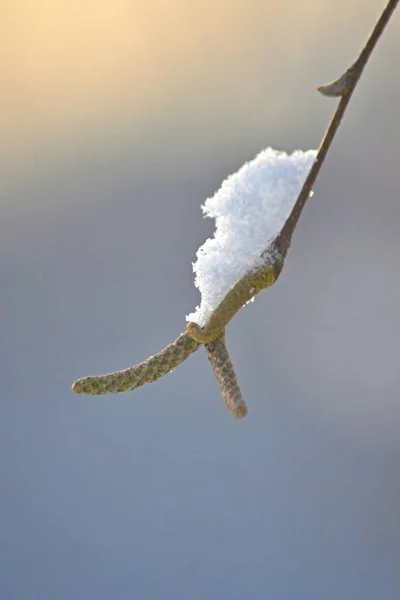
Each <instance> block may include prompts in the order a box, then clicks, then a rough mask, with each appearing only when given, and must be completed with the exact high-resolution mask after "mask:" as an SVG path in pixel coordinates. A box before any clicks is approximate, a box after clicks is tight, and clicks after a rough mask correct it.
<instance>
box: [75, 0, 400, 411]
mask: <svg viewBox="0 0 400 600" xmlns="http://www.w3.org/2000/svg"><path fill="white" fill-rule="evenodd" d="M398 3H399V0H389V2H388V3H387V6H386V8H385V9H384V11H383V12H382V15H381V17H380V18H379V20H378V22H377V23H376V25H375V27H374V30H373V31H372V33H371V35H370V37H369V39H368V41H367V43H366V44H365V46H364V48H363V50H362V51H361V53H360V55H359V57H358V59H357V60H356V61H355V63H354V64H353V65H352V66H351V67H350V68H349V69H348V70H347V71H346V72H345V73H344V74H343V75H342V76H341V77H340V78H339V79H338V80H336V81H334V82H333V83H331V84H328V85H325V86H320V87H319V88H318V90H319V91H320V92H321V93H322V94H324V95H326V96H341V99H340V102H339V104H338V107H337V109H336V112H335V114H334V116H333V118H332V120H331V122H330V124H329V127H328V129H327V131H326V133H325V136H324V138H323V141H322V143H321V146H320V148H319V150H318V153H317V156H316V158H315V161H314V163H313V165H312V167H311V169H310V172H309V174H308V177H307V178H306V180H305V182H304V185H303V187H302V189H301V191H300V194H299V196H298V198H297V200H296V203H295V205H294V207H293V209H292V211H291V213H290V215H289V217H288V219H287V221H286V223H285V225H284V226H283V228H282V230H281V232H280V234H279V235H278V236H277V238H276V239H275V240H274V242H273V243H272V244H271V245H270V246H269V247H268V248H267V249H266V250H265V251H264V253H263V256H264V255H265V264H264V265H263V266H262V267H261V268H260V269H259V270H258V271H257V272H255V273H256V275H255V280H254V281H253V280H252V281H251V282H250V283H251V287H249V286H248V284H249V278H248V274H247V275H245V277H244V278H243V279H242V280H240V281H239V282H238V283H237V284H236V285H235V286H234V288H232V290H231V291H230V292H228V294H227V296H226V297H225V299H224V300H223V301H222V303H221V304H220V305H219V306H218V307H217V309H216V311H217V312H216V314H214V315H211V317H210V320H209V323H208V324H206V326H205V328H203V329H202V328H199V327H198V326H196V324H189V325H188V332H186V333H183V334H181V335H180V336H179V338H178V339H177V340H175V341H174V342H172V343H171V344H169V346H167V347H166V348H164V350H161V352H159V353H158V354H156V355H155V356H151V357H150V358H148V359H147V360H145V361H143V362H142V363H140V364H139V365H136V366H135V367H130V368H129V369H126V370H124V371H116V372H114V373H109V374H107V375H100V376H92V377H84V378H82V379H78V381H76V382H75V383H74V384H73V386H72V389H73V391H74V392H77V393H83V394H89V395H98V394H109V393H116V392H122V391H127V390H132V389H135V388H136V387H139V386H141V385H144V384H145V383H149V382H151V381H155V380H156V379H159V378H160V377H162V376H163V375H165V374H166V373H167V372H169V371H171V369H173V368H175V367H177V366H178V365H179V364H180V363H182V362H183V361H184V360H186V358H188V356H190V354H192V353H193V352H195V351H196V350H197V349H198V348H199V347H200V344H201V343H206V351H207V356H208V360H209V362H210V364H211V366H212V368H213V370H214V373H215V375H216V377H217V381H218V385H219V386H220V388H221V393H222V397H223V399H224V401H225V402H226V404H227V405H228V407H230V408H231V410H232V412H233V413H234V414H236V416H238V417H241V416H244V415H245V414H246V412H247V409H246V405H245V403H244V401H243V398H242V396H241V393H240V389H239V386H238V384H237V380H236V376H235V373H234V370H233V365H232V363H231V361H230V358H229V355H228V351H227V349H226V346H225V338H224V328H225V326H226V325H227V324H228V322H229V321H230V319H231V318H232V317H233V316H234V314H236V312H237V311H238V310H239V309H240V308H241V306H242V305H243V303H244V302H246V301H248V300H249V299H250V298H251V297H252V296H253V295H255V293H257V292H259V291H260V290H261V289H264V288H265V287H268V285H272V283H274V281H276V279H277V277H278V276H279V273H280V272H281V269H282V266H283V261H284V259H285V256H286V253H287V250H288V249H289V247H290V244H291V240H292V236H293V232H294V230H295V228H296V225H297V223H298V220H299V218H300V215H301V213H302V211H303V208H304V206H305V203H306V202H307V200H308V198H309V197H310V193H311V189H312V187H313V185H314V183H315V181H316V179H317V176H318V174H319V172H320V169H321V167H322V164H323V162H324V160H325V158H326V156H327V153H328V150H329V148H330V146H331V144H332V141H333V139H334V137H335V135H336V132H337V130H338V128H339V125H340V123H341V120H342V118H343V115H344V113H345V110H346V108H347V106H348V104H349V101H350V98H351V96H352V94H353V92H354V89H355V87H356V85H357V82H358V80H359V79H360V76H361V74H362V72H363V70H364V68H365V65H366V64H367V62H368V60H369V58H370V56H371V54H372V52H373V50H374V48H375V46H376V44H377V42H378V40H379V38H380V36H381V35H382V33H383V31H384V29H385V27H386V25H387V24H388V22H389V20H390V18H391V16H392V14H393V12H394V10H395V9H396V7H397V4H398ZM271 269H272V270H274V271H273V272H272V271H271ZM272 274H273V275H274V276H273V277H272ZM252 277H253V279H254V273H253V274H252ZM263 277H264V278H265V277H267V279H268V281H267V282H263V281H262V278H263ZM246 278H247V279H246ZM253 284H255V285H253ZM242 287H243V290H244V291H243V290H242ZM253 288H254V289H253ZM235 290H236V291H237V292H238V293H236V294H235V293H233V292H234V291H235ZM253 291H254V294H253ZM233 296H235V297H236V300H235V301H233V300H232V299H233ZM235 302H236V304H235ZM193 325H194V327H193ZM207 325H208V326H207ZM190 332H192V334H193V337H196V339H192V336H191V335H190ZM202 333H203V334H204V335H202ZM196 340H198V341H196Z"/></svg>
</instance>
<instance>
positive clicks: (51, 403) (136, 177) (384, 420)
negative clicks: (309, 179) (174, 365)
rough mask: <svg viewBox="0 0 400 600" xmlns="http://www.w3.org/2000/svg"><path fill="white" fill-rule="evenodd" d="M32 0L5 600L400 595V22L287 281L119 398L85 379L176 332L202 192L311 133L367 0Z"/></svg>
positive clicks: (9, 420)
mask: <svg viewBox="0 0 400 600" xmlns="http://www.w3.org/2000/svg"><path fill="white" fill-rule="evenodd" d="M32 6H33V4H32V3H30V2H28V0H26V1H22V2H19V3H16V4H15V6H14V4H13V5H12V6H11V5H10V7H8V8H7V9H5V13H6V14H5V19H3V27H5V34H6V35H5V36H3V37H5V38H6V41H7V49H8V52H7V53H6V54H5V55H4V56H3V57H2V61H3V63H2V65H1V67H2V71H3V73H4V74H5V81H6V83H7V85H6V90H7V94H4V95H3V98H2V100H1V102H2V103H3V102H5V104H4V110H2V114H1V117H0V118H1V127H2V129H3V133H4V135H2V136H1V141H0V152H1V157H2V160H1V170H2V181H3V185H2V188H3V191H2V197H1V203H2V219H1V235H0V251H1V254H0V269H1V280H2V286H1V287H2V294H1V295H2V300H1V307H2V310H1V312H2V340H3V352H2V355H3V356H2V362H1V381H2V393H1V405H2V418H1V420H0V439H1V444H2V448H1V450H2V456H3V460H2V462H1V466H0V477H1V483H2V500H1V508H2V510H1V514H2V517H1V519H2V525H1V531H2V534H1V538H0V550H1V565H2V567H1V572H0V595H1V598H4V600H25V599H28V598H29V600H32V599H38V600H50V599H51V600H53V599H54V598H57V600H70V599H71V598H83V599H85V600H91V599H93V600H109V599H111V598H112V599H113V600H124V599H127V598H134V599H138V600H187V599H188V598H190V599H191V600H204V599H205V598H207V599H208V598H218V599H221V600H225V599H227V600H228V599H229V600H243V599H244V598H246V600H258V599H260V598H267V599H271V600H303V599H304V600H321V599H324V600H337V599H338V598H341V599H342V598H343V599H347V598H349V599H350V598H351V599H352V600H353V599H360V600H375V599H376V598H380V599H382V600H395V599H397V598H398V597H399V594H400V575H399V572H398V564H399V558H400V556H399V554H400V528H399V525H398V523H399V505H400V476H399V466H398V465H399V462H400V442H399V436H398V431H399V425H400V403H399V397H398V396H399V395H398V390H399V384H400V375H399V365H398V355H399V353H398V346H399V338H400V320H399V315H398V306H399V303H400V283H399V274H398V256H399V252H400V241H399V235H398V231H399V224H400V202H399V184H398V164H399V161H398V147H399V139H400V127H399V117H398V107H399V105H400V84H399V78H398V73H397V70H396V64H397V63H396V56H397V55H398V50H399V48H398V40H399V37H400V36H399V34H400V19H399V14H395V16H394V18H393V22H392V23H391V24H390V26H389V28H388V30H387V32H386V33H385V35H384V37H383V38H382V40H381V42H380V44H379V46H378V48H377V50H376V53H375V55H374V57H373V59H372V60H371V63H370V65H369V66H368V68H367V70H366V71H365V74H364V76H363V79H362V80H361V82H360V85H359V88H358V89H357V92H356V93H355V95H354V98H353V100H352V104H351V106H350V108H349V110H348V113H347V114H346V117H345V119H344V122H343V125H342V128H341V130H340V132H339V135H338V137H337V139H336V140H335V143H334V145H333V148H332V151H331V153H330V154H329V157H328V160H327V162H326V164H325V165H324V167H323V171H322V173H321V176H320V178H319V179H318V182H317V185H316V186H315V195H314V197H313V199H312V200H311V201H310V202H309V205H308V206H307V208H306V210H305V213H304V215H303V216H302V219H301V222H300V225H299V227H298V229H297V231H296V234H295V237H294V240H293V244H292V249H291V251H290V254H289V256H288V260H287V264H286V266H285V269H284V272H283V274H282V275H281V278H280V280H279V282H278V283H277V284H276V286H274V287H273V288H271V289H270V290H268V291H267V292H265V293H263V294H261V295H260V296H259V297H258V298H257V299H256V302H255V303H254V304H252V305H250V306H249V307H246V309H244V310H243V311H241V312H240V313H239V315H238V316H237V317H236V318H235V320H234V321H233V322H232V323H231V325H230V326H229V329H228V332H227V339H228V343H229V348H230V352H231V355H232V358H233V360H234V362H235V365H236V368H237V374H238V377H239V379H240V384H241V388H242V391H243V394H244V396H245V398H246V401H247V403H248V406H249V415H248V416H247V417H246V418H245V419H244V420H241V421H236V420H235V419H234V418H233V417H232V416H231V415H230V414H229V413H228V412H227V410H226V408H225V407H224V405H223V404H222V402H221V400H220V397H219V392H218V389H217V386H216V384H215V381H214V379H213V376H212V373H211V372H210V370H209V368H208V365H207V361H206V358H205V355H204V352H202V351H201V349H200V351H199V352H197V353H196V354H195V355H194V356H192V357H191V358H190V359H189V360H188V361H187V362H186V363H185V364H183V365H182V366H181V367H179V368H178V369H177V370H176V371H174V373H173V374H171V375H169V376H167V377H166V378H164V379H163V380H161V381H159V382H157V383H155V384H152V385H149V386H145V387H144V388H140V389H139V390H136V391H135V392H133V393H128V394H124V395H120V396H108V397H103V398H102V397H100V398H86V397H83V396H76V395H73V394H72V392H71V391H70V386H71V383H72V381H73V380H74V379H76V378H77V377H81V376H83V375H88V374H94V373H102V372H106V371H110V370H113V369H118V368H124V367H127V366H129V365H131V364H135V363H136V362H139V361H140V360H142V359H144V358H146V357H147V356H148V355H150V354H153V353H155V352H157V351H158V350H159V349H160V348H162V347H163V346H165V345H166V344H167V343H168V342H170V341H171V340H173V339H175V338H176V337H177V335H178V334H179V333H180V332H181V331H182V330H183V328H184V326H185V321H184V317H185V315H186V314H187V313H189V312H191V311H192V310H193V308H194V307H195V305H196V304H197V303H198V301H199V297H198V293H197V290H196V289H195V288H194V284H193V276H192V272H191V263H192V261H193V260H194V257H195V252H196V250H197V248H198V247H199V245H200V244H202V243H203V241H204V239H205V238H206V237H207V236H208V235H210V234H211V232H212V230H213V224H212V222H211V221H204V220H203V219H202V216H201V211H200V205H201V204H202V203H203V202H204V200H205V199H206V198H207V197H208V196H210V195H212V194H213V193H214V192H215V190H216V189H217V188H218V186H219V184H220V182H221V181H222V180H223V179H224V178H225V177H226V176H227V175H228V174H230V173H231V172H233V171H235V170H236V169H237V168H238V167H240V165H241V164H242V163H243V162H244V161H245V160H248V159H250V158H252V157H253V156H254V155H255V154H256V153H258V152H259V150H260V149H262V148H263V147H265V146H268V145H271V146H273V147H276V148H279V149H284V150H287V151H291V150H293V149H295V148H305V149H306V148H313V147H316V146H318V144H319V142H320V140H321V137H322V135H323V132H324V129H325V127H326V125H327V123H328V120H329V119H330V116H331V114H332V112H333V110H334V107H335V101H334V100H328V99H326V98H322V97H321V96H319V95H318V94H317V93H316V91H315V86H316V85H318V84H320V83H326V82H327V81H329V80H331V79H333V78H335V77H336V76H338V75H339V74H340V73H341V72H342V71H343V70H344V69H345V68H346V67H347V66H348V65H349V64H350V62H351V61H352V60H353V59H354V58H355V56H356V54H357V52H358V50H359V49H360V48H361V46H362V44H363V42H364V41H365V38H366V36H367V34H368V33H369V31H370V30H371V28H372V26H373V23H374V20H375V19H376V17H377V16H378V15H379V12H380V10H381V9H382V3H381V2H379V1H377V0H370V1H368V2H365V0H352V2H351V3H350V5H349V3H348V2H347V1H346V2H345V1H344V0H342V1H341V2H338V1H335V2H333V1H330V0H329V1H327V2H316V1H311V0H301V1H300V2H296V3H293V5H290V7H289V5H288V4H287V3H286V4H285V3H281V2H272V1H271V2H264V0H250V1H249V0H248V1H246V2H245V1H242V0H238V1H236V2H228V1H225V0H224V1H220V2H215V1H211V0H206V1H204V0H203V2H201V3H200V2H184V1H183V0H182V1H180V0H172V1H171V2H165V1H161V0H155V1H153V2H140V1H136V2H134V1H132V2H125V1H124V0H114V2H108V1H107V0H100V1H96V2H94V1H88V2H87V3H85V4H84V5H82V2H79V3H78V2H70V3H68V8H67V5H66V4H65V3H64V2H48V1H45V0H39V1H38V2H37V3H35V10H34V11H33V10H32Z"/></svg>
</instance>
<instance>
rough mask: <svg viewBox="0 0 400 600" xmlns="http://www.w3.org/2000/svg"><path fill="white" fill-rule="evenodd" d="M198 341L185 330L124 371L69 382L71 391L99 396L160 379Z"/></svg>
mask: <svg viewBox="0 0 400 600" xmlns="http://www.w3.org/2000/svg"><path fill="white" fill-rule="evenodd" d="M199 346H200V344H199V343H198V342H196V341H195V340H194V339H192V338H191V337H190V336H189V335H188V334H187V333H182V334H181V335H180V336H179V337H178V339H176V340H175V341H174V342H172V343H171V344H169V345H168V346H167V347H166V348H164V349H163V350H161V351H160V352H158V354H155V355H154V356H150V357H149V358H148V359H146V360H144V361H143V362H141V363H139V364H138V365H136V366H134V367H129V369H125V370H124V371H115V372H114V373H107V374H106V375H94V376H89V377H83V378H82V379H78V380H77V381H75V383H74V384H73V385H72V391H73V392H76V393H77V394H87V395H89V396H100V395H102V394H116V393H118V392H127V391H129V390H134V389H136V388H138V387H140V386H142V385H145V384H146V383H151V382H152V381H156V380H157V379H160V377H162V376H163V375H165V374H166V373H168V372H169V371H172V369H174V368H175V367H177V366H178V365H180V364H181V363H182V362H183V361H184V360H186V359H187V358H188V357H189V356H190V355H191V354H193V352H195V351H196V350H197V349H198V348H199Z"/></svg>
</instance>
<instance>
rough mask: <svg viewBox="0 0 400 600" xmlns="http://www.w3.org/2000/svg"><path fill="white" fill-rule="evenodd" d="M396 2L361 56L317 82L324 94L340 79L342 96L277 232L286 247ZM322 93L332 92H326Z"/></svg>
mask: <svg viewBox="0 0 400 600" xmlns="http://www.w3.org/2000/svg"><path fill="white" fill-rule="evenodd" d="M398 3H399V0H389V2H388V3H387V5H386V7H385V9H384V11H383V12H382V14H381V16H380V18H379V20H378V22H377V23H376V25H375V27H374V29H373V31H372V33H371V35H370V37H369V38H368V41H367V43H366V44H365V46H364V48H363V49H362V51H361V53H360V56H359V57H358V58H357V60H356V61H355V63H354V64H353V65H352V66H351V67H350V68H349V69H348V70H347V71H346V72H345V73H343V75H342V77H340V78H339V79H338V80H337V82H334V83H333V84H328V85H327V86H319V88H318V91H319V92H321V93H322V94H324V93H325V92H324V90H326V88H328V89H329V87H331V86H335V84H337V83H339V82H340V83H342V86H340V85H338V86H337V87H338V88H339V90H338V94H337V95H340V96H341V99H340V102H339V104H338V107H337V109H336V112H335V114H334V115H333V118H332V121H331V122H330V124H329V126H328V129H327V131H326V133H325V136H324V139H323V140H322V143H321V146H320V148H319V150H318V154H317V156H316V157H315V161H314V164H313V165H312V167H311V169H310V172H309V174H308V176H307V179H306V180H305V182H304V185H303V187H302V189H301V191H300V194H299V196H298V198H297V200H296V203H295V205H294V207H293V209H292V212H291V213H290V215H289V217H288V219H287V221H286V223H285V225H284V226H283V228H282V231H281V232H280V234H279V236H278V238H280V239H281V241H282V242H283V244H284V245H285V246H286V248H287V249H289V247H290V244H291V240H292V236H293V232H294V230H295V228H296V225H297V222H298V220H299V218H300V215H301V213H302V210H303V208H304V205H305V203H306V202H307V200H308V198H309V197H310V192H311V189H312V187H313V185H314V183H315V181H316V179H317V176H318V173H319V172H320V169H321V167H322V165H323V163H324V160H325V158H326V155H327V154H328V150H329V148H330V147H331V144H332V142H333V139H334V137H335V135H336V132H337V130H338V128H339V125H340V123H341V121H342V118H343V115H344V113H345V110H346V108H347V106H348V104H349V102H350V98H351V96H352V95H353V92H354V89H355V87H356V85H357V83H358V81H359V79H360V77H361V74H362V72H363V70H364V68H365V66H366V64H367V62H368V60H369V58H370V56H371V54H372V52H373V50H374V48H375V46H376V44H377V43H378V40H379V38H380V37H381V35H382V33H383V31H384V29H385V27H386V25H387V24H388V22H389V20H390V17H391V16H392V14H393V13H394V11H395V9H396V6H397V4H398ZM325 95H331V94H329V93H328V94H326V93H325ZM335 95H336V94H335Z"/></svg>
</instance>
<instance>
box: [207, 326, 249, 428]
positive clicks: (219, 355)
mask: <svg viewBox="0 0 400 600" xmlns="http://www.w3.org/2000/svg"><path fill="white" fill-rule="evenodd" d="M205 348H206V352H207V358H208V362H209V363H210V365H211V368H212V370H213V372H214V375H215V377H216V379H217V383H218V386H219V388H220V390H221V396H222V399H223V401H224V402H225V404H226V406H227V407H228V408H229V410H230V411H231V413H232V414H233V415H235V417H237V418H238V419H241V418H242V417H245V416H246V415H247V407H246V403H245V401H244V400H243V397H242V393H241V391H240V388H239V384H238V382H237V379H236V375H235V371H234V368H233V365H232V361H231V359H230V357H229V354H228V350H227V348H226V345H225V331H223V332H222V333H221V334H220V335H219V336H218V337H217V338H216V339H215V340H214V341H212V342H210V343H209V344H206V346H205Z"/></svg>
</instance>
